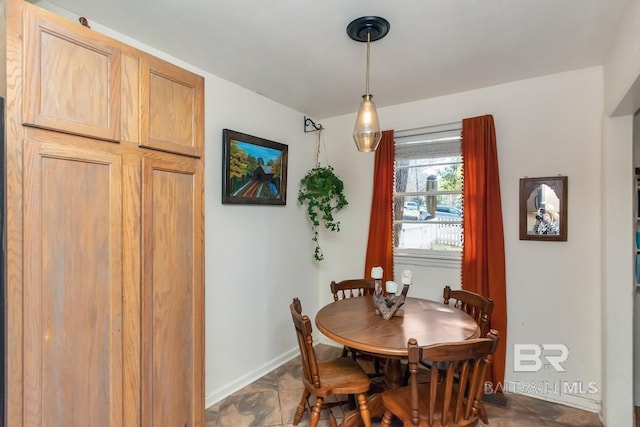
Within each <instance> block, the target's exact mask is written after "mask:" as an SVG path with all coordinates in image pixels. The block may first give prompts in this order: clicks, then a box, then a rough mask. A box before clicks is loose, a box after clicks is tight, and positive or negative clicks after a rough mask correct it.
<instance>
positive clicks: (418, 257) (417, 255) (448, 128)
mask: <svg viewBox="0 0 640 427" xmlns="http://www.w3.org/2000/svg"><path fill="white" fill-rule="evenodd" d="M461 133H462V122H455V123H449V124H445V125H438V126H430V127H425V128H418V129H410V130H407V131H398V132H395V134H394V139H395V140H394V145H395V147H396V150H397V148H398V146H399V145H402V142H401V143H400V144H398V140H401V141H402V140H410V141H411V142H408V143H405V144H416V145H415V146H416V147H418V150H419V146H420V145H423V146H427V145H430V144H434V143H436V142H439V143H443V142H447V141H451V144H460V142H461ZM454 134H455V135H454ZM438 136H440V138H439V137H438ZM454 141H456V142H454ZM412 151H415V148H414V149H413V150H412ZM426 152H427V151H425V153H426ZM411 156H412V157H413V156H415V154H411ZM446 157H451V156H450V155H447V154H443V155H441V156H433V155H431V156H429V155H425V156H424V157H413V158H424V159H429V158H431V159H434V158H446ZM405 158H406V157H405ZM395 162H398V156H396V159H395ZM458 164H459V165H461V166H462V167H463V166H464V160H463V159H462V153H461V152H460V162H459V163H458V162H442V163H437V165H438V166H447V165H458ZM416 167H418V166H416ZM395 173H397V163H395V164H394V174H395ZM448 194H454V195H460V196H462V188H461V189H460V190H459V191H458V190H441V191H434V190H428V191H403V192H396V188H395V185H394V188H393V200H394V205H395V201H396V200H397V199H398V198H405V197H414V196H440V195H448ZM405 202H406V199H403V203H401V205H402V206H404V204H405ZM429 221H430V223H432V224H437V223H441V222H440V221H438V220H437V217H436V218H433V219H430V220H429ZM442 222H444V221H442ZM411 223H418V224H424V221H420V220H403V219H399V220H396V219H395V213H394V220H393V227H394V230H395V228H396V226H397V224H411ZM456 223H457V222H456ZM459 224H460V226H461V227H462V217H461V218H460V222H459ZM461 233H462V238H463V239H464V230H463V229H462V228H461ZM393 258H394V263H398V264H405V265H416V266H424V267H440V268H456V269H458V268H460V265H461V263H462V247H461V248H460V250H459V251H458V250H434V249H417V248H397V247H395V243H394V247H393Z"/></svg>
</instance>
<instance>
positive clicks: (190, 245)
mask: <svg viewBox="0 0 640 427" xmlns="http://www.w3.org/2000/svg"><path fill="white" fill-rule="evenodd" d="M5 6H6V13H5V17H6V25H5V30H6V34H5V36H6V46H7V61H6V62H7V75H6V82H3V85H4V88H5V90H6V93H7V100H8V101H7V106H6V117H7V132H6V168H5V169H6V197H7V204H6V208H5V209H6V225H7V226H6V248H7V251H6V254H7V255H6V260H5V262H4V265H3V272H5V274H6V276H5V277H6V292H5V295H6V305H5V309H6V310H5V312H6V322H7V324H8V325H9V326H8V329H7V334H6V375H5V396H4V400H5V405H4V408H5V411H6V414H5V424H6V425H10V426H27V425H28V426H44V425H58V426H98V427H99V426H105V427H106V426H109V427H111V426H180V427H182V426H204V311H203V304H204V205H203V194H204V188H203V187H204V183H203V177H204V169H203V167H204V161H203V150H202V141H203V134H204V129H203V103H204V93H203V91H204V81H203V79H202V78H201V77H199V76H196V75H194V74H192V73H190V72H188V71H185V70H181V69H179V68H178V67H175V66H174V65H171V64H167V63H165V62H163V61H161V60H159V59H157V58H153V57H151V56H149V55H148V54H146V53H144V52H140V51H138V50H136V49H134V48H132V47H129V46H126V45H124V44H121V43H119V42H117V41H114V40H111V39H109V38H107V37H105V36H102V35H100V34H98V33H95V32H94V31H92V30H90V29H87V28H85V27H82V26H80V25H79V24H74V23H72V22H68V21H65V20H63V19H61V18H59V17H57V16H55V15H53V14H51V13H49V12H46V11H43V10H40V9H38V8H36V7H35V6H33V5H31V4H29V3H25V2H22V1H21V0H7V2H6V5H5ZM145 76H146V77H145ZM147 77H148V78H147ZM155 103H162V104H163V105H162V106H161V107H158V108H156V107H155V106H154V105H155Z"/></svg>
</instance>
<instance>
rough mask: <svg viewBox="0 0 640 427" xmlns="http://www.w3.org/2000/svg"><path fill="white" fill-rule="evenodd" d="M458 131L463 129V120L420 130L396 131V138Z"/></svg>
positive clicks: (423, 127) (424, 127)
mask: <svg viewBox="0 0 640 427" xmlns="http://www.w3.org/2000/svg"><path fill="white" fill-rule="evenodd" d="M457 129H462V120H458V121H456V122H449V123H441V124H437V125H431V126H422V127H418V128H411V129H402V130H398V131H394V136H410V135H417V134H421V133H432V132H443V131H448V130H457Z"/></svg>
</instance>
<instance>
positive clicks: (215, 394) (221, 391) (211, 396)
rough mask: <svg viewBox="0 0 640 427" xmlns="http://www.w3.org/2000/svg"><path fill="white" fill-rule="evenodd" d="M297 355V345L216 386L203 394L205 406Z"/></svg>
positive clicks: (207, 406) (298, 352) (216, 401)
mask: <svg viewBox="0 0 640 427" xmlns="http://www.w3.org/2000/svg"><path fill="white" fill-rule="evenodd" d="M298 356H300V350H299V349H298V347H296V348H294V349H292V350H289V351H287V352H286V353H284V354H282V355H281V356H279V357H277V358H275V359H273V360H271V361H269V362H268V363H267V364H265V365H263V366H261V367H260V368H259V369H256V370H254V371H251V372H248V373H247V374H245V375H244V376H242V377H240V378H238V379H237V380H235V381H233V382H231V383H229V384H225V385H224V386H222V387H220V388H218V389H217V390H214V391H212V392H211V393H208V394H207V395H206V396H205V400H204V405H205V408H209V407H211V406H212V405H215V404H216V403H218V402H219V401H221V400H222V399H224V398H225V397H228V396H230V395H232V394H233V393H235V392H236V391H238V390H240V389H242V388H243V387H246V386H248V385H249V384H251V383H252V382H254V381H256V380H258V379H260V378H262V377H263V376H265V375H266V374H268V373H269V372H271V371H273V370H274V369H276V368H278V367H280V366H282V365H284V364H285V363H287V362H288V361H289V360H291V359H293V358H295V357H298Z"/></svg>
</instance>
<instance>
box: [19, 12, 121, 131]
mask: <svg viewBox="0 0 640 427" xmlns="http://www.w3.org/2000/svg"><path fill="white" fill-rule="evenodd" d="M25 17H26V20H25V23H26V28H25V69H24V74H25V97H24V109H25V119H24V123H25V124H26V125H30V126H37V127H42V128H45V129H54V130H59V131H62V132H68V133H73V134H76V135H83V136H90V137H94V138H99V139H105V140H111V141H118V140H120V52H119V50H118V49H116V48H115V47H114V46H112V45H111V44H109V39H107V38H106V37H104V36H102V37H100V38H98V37H97V36H96V34H95V33H93V32H92V31H91V30H88V29H86V28H83V27H80V26H79V25H76V26H74V27H73V28H71V27H70V25H71V24H70V23H69V22H68V21H64V20H62V19H60V18H58V17H56V16H55V15H50V14H47V13H46V12H43V11H40V10H37V11H34V10H33V9H32V8H27V13H26V15H25Z"/></svg>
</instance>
